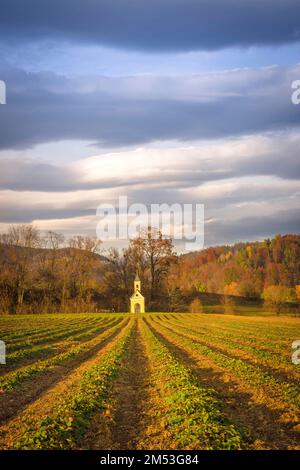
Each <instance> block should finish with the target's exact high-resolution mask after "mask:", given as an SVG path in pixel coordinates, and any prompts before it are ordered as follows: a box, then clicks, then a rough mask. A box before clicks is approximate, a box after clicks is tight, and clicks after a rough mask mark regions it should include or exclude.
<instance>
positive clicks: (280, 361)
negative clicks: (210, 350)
mask: <svg viewBox="0 0 300 470" xmlns="http://www.w3.org/2000/svg"><path fill="white" fill-rule="evenodd" d="M165 324H166V325H170V326H172V327H175V328H176V327H177V328H178V329H180V330H181V331H185V332H186V333H188V334H192V335H194V336H195V337H196V338H197V339H199V342H201V343H202V344H205V345H206V346H209V347H217V348H219V349H221V350H223V351H224V352H230V353H232V354H235V355H237V356H241V355H242V356H243V358H245V359H247V360H250V361H255V362H256V363H259V364H261V365H262V366H268V367H270V368H273V369H277V370H285V371H287V372H288V374H290V375H291V377H293V378H299V377H300V376H299V371H298V370H297V369H296V368H295V367H294V366H293V364H292V363H291V357H290V349H289V347H287V345H285V350H284V351H280V352H279V351H278V349H277V351H269V350H266V349H265V348H264V347H263V345H261V344H260V343H256V344H255V345H254V344H253V343H252V342H249V341H247V340H245V339H244V338H243V337H240V336H239V335H238V336H235V335H234V333H232V334H231V335H229V334H227V335H224V334H219V333H216V332H214V331H202V329H197V327H196V325H190V324H186V325H185V324H183V323H177V322H173V321H169V322H166V323H165ZM289 346H290V345H289Z"/></svg>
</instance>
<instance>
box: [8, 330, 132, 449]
mask: <svg viewBox="0 0 300 470" xmlns="http://www.w3.org/2000/svg"><path fill="white" fill-rule="evenodd" d="M131 333H132V322H130V326H129V327H127V328H126V330H125V331H124V332H123V333H122V336H121V338H120V339H118V341H117V343H116V345H115V344H114V343H111V347H110V349H109V351H108V352H107V353H106V354H105V355H104V356H102V357H101V358H100V360H99V363H97V364H96V365H94V366H93V367H91V368H90V369H89V370H87V371H86V372H85V373H84V374H83V375H82V378H81V380H80V382H79V384H76V385H73V386H72V387H71V388H70V390H69V392H68V393H67V395H65V396H60V398H59V400H58V401H57V402H56V403H55V406H53V408H52V411H51V412H50V413H49V414H48V415H47V416H45V417H43V418H42V419H40V420H39V419H38V418H28V419H27V420H25V422H24V426H23V428H22V430H21V432H20V435H19V437H18V438H17V439H16V440H15V442H14V448H15V449H25V450H26V449H71V448H73V447H74V446H75V445H76V443H77V442H78V440H79V439H80V438H81V437H82V436H83V435H84V434H85V432H86V431H87V429H88V427H89V425H90V422H91V419H92V417H93V415H94V414H95V413H96V412H99V411H101V408H102V407H103V404H104V402H105V400H106V399H107V397H108V394H109V390H110V388H111V385H112V382H113V380H114V378H115V377H116V375H117V373H118V370H119V367H120V364H121V361H122V359H123V357H124V355H125V354H126V349H127V344H128V342H129V341H130V337H131Z"/></svg>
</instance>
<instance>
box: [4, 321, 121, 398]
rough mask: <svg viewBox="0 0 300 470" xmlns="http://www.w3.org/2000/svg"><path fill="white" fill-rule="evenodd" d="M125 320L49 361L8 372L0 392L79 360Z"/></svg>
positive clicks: (113, 324)
mask: <svg viewBox="0 0 300 470" xmlns="http://www.w3.org/2000/svg"><path fill="white" fill-rule="evenodd" d="M126 322H127V320H125V319H123V320H121V318H118V319H115V320H114V322H113V323H111V324H110V325H109V327H107V329H106V330H105V331H104V332H103V333H101V334H100V335H98V336H97V337H96V338H93V339H92V340H90V341H88V342H86V343H82V344H79V345H77V346H72V347H70V348H69V349H68V350H67V351H65V352H62V353H60V354H57V355H55V356H53V357H51V358H49V359H45V360H43V361H38V362H35V363H33V364H30V365H28V366H25V367H22V368H20V369H18V370H16V371H12V372H9V373H8V374H6V375H5V376H4V377H1V378H0V390H1V391H2V393H3V392H4V391H11V390H13V389H15V388H16V387H17V386H20V385H21V384H22V383H23V382H24V381H25V380H29V379H32V378H35V377H37V376H39V375H42V374H44V373H46V372H48V371H49V370H51V369H53V368H54V367H56V366H59V365H62V364H64V363H65V362H66V361H69V360H71V359H75V358H78V359H79V358H80V356H82V355H83V354H85V353H86V352H87V351H89V350H90V349H92V348H94V347H96V346H97V345H98V344H101V343H102V342H103V341H104V340H105V339H106V338H108V337H109V336H111V335H113V334H114V332H115V331H117V330H118V329H119V328H120V327H122V325H125V324H126Z"/></svg>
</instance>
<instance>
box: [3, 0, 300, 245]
mask: <svg viewBox="0 0 300 470" xmlns="http://www.w3.org/2000/svg"><path fill="white" fill-rule="evenodd" d="M0 57H1V59H0V80H4V81H5V83H6V90H7V103H6V105H0V169H1V171H0V231H1V232H5V231H6V230H7V229H8V227H9V226H10V225H11V224H18V223H33V224H35V225H36V226H38V227H39V228H40V229H41V230H55V231H58V232H61V233H63V234H65V235H66V236H72V235H74V234H89V235H95V234H96V227H97V223H98V217H97V215H96V209H97V207H98V206H99V205H100V204H102V205H103V204H107V205H109V204H113V205H116V204H117V201H118V198H119V196H124V195H126V196H127V197H128V201H129V204H131V203H142V204H145V205H147V206H149V205H150V204H152V203H153V204H154V203H156V204H162V203H167V204H172V203H178V204H181V205H183V204H188V203H189V204H193V205H195V204H204V207H205V226H204V229H205V238H204V241H205V246H211V245H219V244H232V243H235V242H237V241H252V240H261V239H264V238H267V237H272V236H274V235H275V234H277V233H282V234H284V233H299V232H300V213H299V196H300V165H299V149H300V132H299V131H300V105H299V106H297V105H294V104H292V101H291V94H292V83H293V81H295V80H300V23H299V1H298V0H243V1H241V0H151V2H150V1H148V0H59V1H58V0H51V1H50V0H43V2H41V1H40V0H22V1H21V0H1V5H0ZM116 246H118V243H117V244H116ZM120 246H121V245H120Z"/></svg>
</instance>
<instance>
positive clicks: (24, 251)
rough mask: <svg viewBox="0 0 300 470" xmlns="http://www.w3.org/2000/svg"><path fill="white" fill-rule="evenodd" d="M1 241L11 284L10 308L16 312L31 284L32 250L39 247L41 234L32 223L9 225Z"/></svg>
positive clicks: (20, 307) (20, 309)
mask: <svg viewBox="0 0 300 470" xmlns="http://www.w3.org/2000/svg"><path fill="white" fill-rule="evenodd" d="M1 243H2V244H3V246H4V248H5V251H6V269H7V270H8V272H9V278H8V283H10V284H11V286H12V297H11V310H12V311H13V313H18V312H21V311H22V306H23V302H24V293H25V290H26V289H28V288H30V287H31V286H32V285H33V282H32V276H33V271H32V269H31V266H32V263H33V252H34V251H33V250H34V249H35V248H38V247H40V244H41V236H40V232H39V230H38V229H37V228H36V227H34V226H33V225H18V226H11V227H10V228H9V230H8V232H7V233H5V234H3V235H2V236H1Z"/></svg>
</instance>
